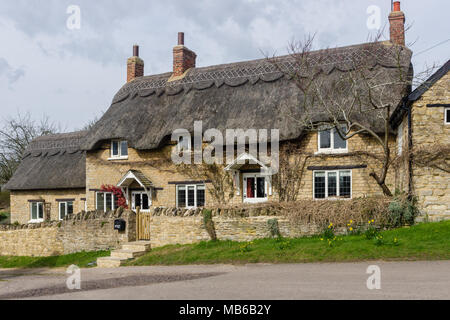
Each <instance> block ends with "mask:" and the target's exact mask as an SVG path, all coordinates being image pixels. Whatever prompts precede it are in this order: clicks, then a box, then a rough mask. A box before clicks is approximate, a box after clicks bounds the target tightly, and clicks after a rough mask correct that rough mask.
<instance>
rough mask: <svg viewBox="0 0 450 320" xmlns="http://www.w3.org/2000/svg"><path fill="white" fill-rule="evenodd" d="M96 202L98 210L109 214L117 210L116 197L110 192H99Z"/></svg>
mask: <svg viewBox="0 0 450 320" xmlns="http://www.w3.org/2000/svg"><path fill="white" fill-rule="evenodd" d="M95 200H96V201H95V209H96V210H99V211H104V212H108V211H111V210H114V209H115V206H114V195H113V194H112V193H110V192H97V193H96V196H95Z"/></svg>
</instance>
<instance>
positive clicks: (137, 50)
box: [133, 44, 139, 57]
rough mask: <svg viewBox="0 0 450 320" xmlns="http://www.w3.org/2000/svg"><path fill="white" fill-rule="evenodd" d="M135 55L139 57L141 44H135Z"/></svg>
mask: <svg viewBox="0 0 450 320" xmlns="http://www.w3.org/2000/svg"><path fill="white" fill-rule="evenodd" d="M133 57H139V46H138V45H137V44H135V45H134V46H133Z"/></svg>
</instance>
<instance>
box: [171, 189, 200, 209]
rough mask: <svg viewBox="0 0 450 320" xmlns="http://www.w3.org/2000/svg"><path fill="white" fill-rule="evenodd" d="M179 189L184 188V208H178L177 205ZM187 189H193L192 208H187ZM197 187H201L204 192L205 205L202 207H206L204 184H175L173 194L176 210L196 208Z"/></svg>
mask: <svg viewBox="0 0 450 320" xmlns="http://www.w3.org/2000/svg"><path fill="white" fill-rule="evenodd" d="M179 187H185V188H186V190H185V201H186V202H185V206H184V207H180V206H179V203H178V188H179ZM189 187H194V206H188V189H189ZM198 187H203V188H204V190H205V204H204V205H203V206H204V207H205V206H206V184H202V183H200V184H177V185H176V187H175V193H176V205H177V208H186V209H193V208H197V207H198V206H197V205H198V204H197V188H198Z"/></svg>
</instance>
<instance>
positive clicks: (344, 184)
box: [339, 171, 352, 198]
mask: <svg viewBox="0 0 450 320" xmlns="http://www.w3.org/2000/svg"><path fill="white" fill-rule="evenodd" d="M351 183H352V182H351V175H350V171H341V172H339V195H340V196H341V197H344V198H350V193H351Z"/></svg>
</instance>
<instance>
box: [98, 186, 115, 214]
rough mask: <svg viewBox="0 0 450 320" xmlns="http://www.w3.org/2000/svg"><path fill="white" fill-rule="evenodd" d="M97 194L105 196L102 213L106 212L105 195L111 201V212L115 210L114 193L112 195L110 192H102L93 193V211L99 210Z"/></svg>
mask: <svg viewBox="0 0 450 320" xmlns="http://www.w3.org/2000/svg"><path fill="white" fill-rule="evenodd" d="M99 193H103V194H104V195H105V198H104V201H103V212H107V211H106V195H107V194H110V195H111V201H112V203H111V210H115V209H116V206H115V202H116V199H115V198H114V193H112V192H103V191H97V192H95V210H99V209H98V208H97V194H99Z"/></svg>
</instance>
